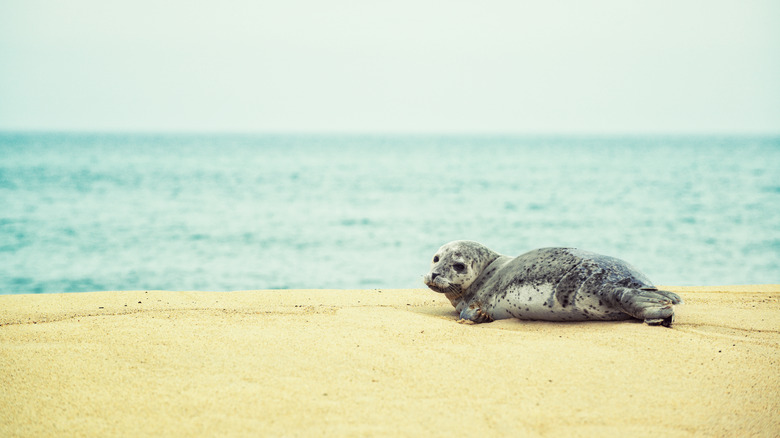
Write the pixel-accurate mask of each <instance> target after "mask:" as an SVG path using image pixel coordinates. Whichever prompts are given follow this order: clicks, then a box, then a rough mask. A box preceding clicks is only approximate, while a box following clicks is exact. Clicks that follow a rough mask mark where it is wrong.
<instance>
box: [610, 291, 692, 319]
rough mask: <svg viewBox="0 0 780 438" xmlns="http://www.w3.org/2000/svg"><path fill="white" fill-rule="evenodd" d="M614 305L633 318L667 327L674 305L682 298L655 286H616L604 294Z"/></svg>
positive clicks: (671, 317)
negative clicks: (635, 287) (633, 287)
mask: <svg viewBox="0 0 780 438" xmlns="http://www.w3.org/2000/svg"><path fill="white" fill-rule="evenodd" d="M605 295H606V297H607V299H608V300H610V301H611V302H612V304H614V305H615V306H617V307H619V308H620V309H622V310H623V311H624V312H626V313H628V314H629V315H631V316H633V317H634V318H637V319H641V320H644V321H645V322H646V323H647V324H650V325H662V326H664V327H669V326H671V325H672V322H673V321H674V305H675V304H681V303H682V299H681V298H680V297H679V295H677V294H676V293H674V292H669V291H665V290H658V289H655V288H650V287H647V288H641V289H632V288H628V287H616V288H614V289H612V290H610V291H608V292H607V293H606V294H605Z"/></svg>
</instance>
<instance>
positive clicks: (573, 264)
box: [424, 240, 682, 327]
mask: <svg viewBox="0 0 780 438" xmlns="http://www.w3.org/2000/svg"><path fill="white" fill-rule="evenodd" d="M424 281H425V284H426V285H427V286H428V287H429V288H431V289H432V290H434V291H435V292H439V293H443V294H445V296H446V297H447V298H449V300H450V302H451V303H452V305H453V306H455V310H456V311H457V312H458V313H459V314H460V319H461V320H463V321H472V322H475V323H481V322H490V321H493V320H496V319H505V318H519V319H531V320H546V321H588V320H602V321H603V320H621V319H631V318H637V319H640V320H644V321H645V322H646V323H648V324H652V325H657V324H661V325H664V326H666V327H669V326H670V325H671V324H672V321H673V320H674V307H673V305H675V304H680V303H682V300H681V299H680V297H679V296H678V295H677V294H675V293H672V292H668V291H663V290H658V288H656V287H655V286H653V284H652V283H651V282H650V280H648V279H647V277H645V275H644V274H642V273H641V272H639V271H638V270H637V269H636V268H634V267H632V266H631V265H629V264H628V263H626V262H624V261H622V260H620V259H617V258H614V257H609V256H604V255H600V254H595V253H592V252H588V251H582V250H579V249H574V248H541V249H535V250H533V251H530V252H527V253H525V254H522V255H520V256H518V257H514V258H513V257H508V256H504V255H501V254H498V253H497V252H495V251H492V250H490V249H489V248H487V247H485V246H484V245H481V244H479V243H477V242H471V241H465V240H460V241H455V242H450V243H448V244H446V245H444V246H442V247H441V248H439V250H438V251H437V252H436V255H434V256H433V261H432V262H431V271H430V272H429V273H428V274H426V275H425V278H424Z"/></svg>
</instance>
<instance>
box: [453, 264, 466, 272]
mask: <svg viewBox="0 0 780 438" xmlns="http://www.w3.org/2000/svg"><path fill="white" fill-rule="evenodd" d="M452 269H454V270H455V272H463V270H464V269H466V265H464V264H463V263H455V264H454V265H452Z"/></svg>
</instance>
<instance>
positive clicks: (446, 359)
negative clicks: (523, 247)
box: [0, 285, 780, 438]
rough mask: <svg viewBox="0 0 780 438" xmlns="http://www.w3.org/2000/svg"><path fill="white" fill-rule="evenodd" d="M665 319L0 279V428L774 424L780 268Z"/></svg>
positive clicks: (705, 290)
mask: <svg viewBox="0 0 780 438" xmlns="http://www.w3.org/2000/svg"><path fill="white" fill-rule="evenodd" d="M668 289H670V290H674V291H676V292H678V293H679V294H680V295H681V296H682V297H683V298H684V300H685V304H684V305H681V306H678V308H677V321H676V323H675V325H674V326H673V328H672V329H667V328H663V327H650V326H647V325H645V324H642V323H634V322H627V321H625V322H590V323H549V322H527V321H518V320H504V321H497V322H494V323H491V324H482V325H466V324H458V323H456V322H455V314H454V311H453V309H452V307H451V306H450V304H449V302H448V301H447V300H446V299H445V298H444V297H443V296H441V295H437V294H435V293H433V292H430V291H426V290H382V291H378V290H362V291H361V290H358V291H336V290H285V291H251V292H226V293H213V292H154V291H149V292H144V291H140V292H99V293H80V294H56V295H16V296H0V436H2V437H11V436H30V437H40V436H148V435H157V436H258V435H269V436H282V435H285V436H323V435H326V436H399V435H402V436H443V435H454V436H528V437H533V436H546V437H563V436H594V437H595V436H599V437H600V436H615V437H618V436H619V437H626V436H648V437H650V436H653V437H659V436H660V437H664V438H668V437H677V436H778V435H780V285H769V286H745V287H701V288H680V287H669V288H668Z"/></svg>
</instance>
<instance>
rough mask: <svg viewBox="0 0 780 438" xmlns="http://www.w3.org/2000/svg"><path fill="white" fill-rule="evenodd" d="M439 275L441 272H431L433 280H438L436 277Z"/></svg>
mask: <svg viewBox="0 0 780 438" xmlns="http://www.w3.org/2000/svg"><path fill="white" fill-rule="evenodd" d="M438 276H439V274H437V273H435V272H431V280H436V277H438Z"/></svg>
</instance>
